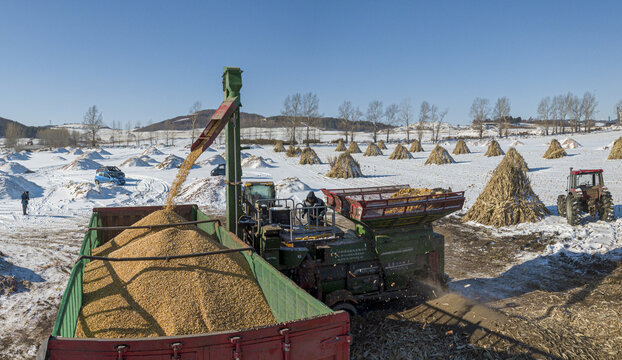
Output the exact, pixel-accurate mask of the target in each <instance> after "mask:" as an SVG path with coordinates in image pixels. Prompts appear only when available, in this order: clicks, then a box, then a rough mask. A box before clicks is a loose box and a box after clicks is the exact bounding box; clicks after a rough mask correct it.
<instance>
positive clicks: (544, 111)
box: [538, 96, 552, 135]
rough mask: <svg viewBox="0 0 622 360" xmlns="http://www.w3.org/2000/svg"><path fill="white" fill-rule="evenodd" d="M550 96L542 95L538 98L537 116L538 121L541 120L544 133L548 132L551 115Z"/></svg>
mask: <svg viewBox="0 0 622 360" xmlns="http://www.w3.org/2000/svg"><path fill="white" fill-rule="evenodd" d="M551 113H552V111H551V98H550V97H548V96H547V97H544V98H542V100H540V104H538V117H539V118H540V121H542V126H543V127H544V134H545V135H548V134H549V120H550V118H549V117H550V115H551Z"/></svg>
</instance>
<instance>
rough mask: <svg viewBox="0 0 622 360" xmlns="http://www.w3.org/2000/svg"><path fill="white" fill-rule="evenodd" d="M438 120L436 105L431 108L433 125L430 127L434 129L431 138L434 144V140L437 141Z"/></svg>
mask: <svg viewBox="0 0 622 360" xmlns="http://www.w3.org/2000/svg"><path fill="white" fill-rule="evenodd" d="M436 120H438V107H437V106H436V105H432V106H430V122H431V123H432V126H430V128H431V129H432V137H431V138H430V140H431V141H432V142H434V139H436V136H435V133H436Z"/></svg>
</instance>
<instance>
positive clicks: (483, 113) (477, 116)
mask: <svg viewBox="0 0 622 360" xmlns="http://www.w3.org/2000/svg"><path fill="white" fill-rule="evenodd" d="M470 114H471V118H472V119H473V127H474V128H475V129H476V130H477V131H478V133H479V138H480V139H481V138H483V137H484V121H485V120H486V118H487V117H488V114H490V100H488V99H484V98H479V97H478V98H475V100H473V104H472V105H471V112H470Z"/></svg>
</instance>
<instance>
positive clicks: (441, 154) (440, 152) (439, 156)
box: [425, 144, 456, 165]
mask: <svg viewBox="0 0 622 360" xmlns="http://www.w3.org/2000/svg"><path fill="white" fill-rule="evenodd" d="M455 162H456V160H454V158H452V157H451V155H449V153H448V152H447V150H445V148H444V147H442V146H440V145H438V144H436V146H435V147H434V149H433V150H432V152H431V153H430V156H428V159H427V160H426V161H425V164H426V165H443V164H453V163H455Z"/></svg>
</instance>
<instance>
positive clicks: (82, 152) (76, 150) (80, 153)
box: [71, 148, 84, 155]
mask: <svg viewBox="0 0 622 360" xmlns="http://www.w3.org/2000/svg"><path fill="white" fill-rule="evenodd" d="M82 154H84V151H82V149H80V148H77V149H75V150H74V151H72V152H71V155H82Z"/></svg>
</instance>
